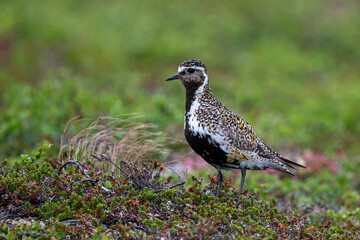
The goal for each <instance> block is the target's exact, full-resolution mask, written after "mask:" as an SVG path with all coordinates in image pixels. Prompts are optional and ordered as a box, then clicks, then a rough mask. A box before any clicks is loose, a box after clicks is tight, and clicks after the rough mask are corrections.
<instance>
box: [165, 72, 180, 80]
mask: <svg viewBox="0 0 360 240" xmlns="http://www.w3.org/2000/svg"><path fill="white" fill-rule="evenodd" d="M175 79H179V74H178V73H177V74H175V75H174V76H171V77H169V78H168V79H166V80H165V81H171V80H175Z"/></svg>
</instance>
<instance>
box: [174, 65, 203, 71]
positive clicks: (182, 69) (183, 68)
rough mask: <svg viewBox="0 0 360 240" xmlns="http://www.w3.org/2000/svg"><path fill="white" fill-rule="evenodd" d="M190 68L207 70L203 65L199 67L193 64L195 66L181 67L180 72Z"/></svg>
mask: <svg viewBox="0 0 360 240" xmlns="http://www.w3.org/2000/svg"><path fill="white" fill-rule="evenodd" d="M189 68H193V69H196V70H201V71H204V70H205V69H204V68H203V67H197V66H193V67H179V69H178V72H182V71H184V70H185V69H189Z"/></svg>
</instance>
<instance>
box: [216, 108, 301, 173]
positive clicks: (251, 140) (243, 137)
mask: <svg viewBox="0 0 360 240" xmlns="http://www.w3.org/2000/svg"><path fill="white" fill-rule="evenodd" d="M218 109H219V117H218V118H219V131H221V132H222V133H224V135H225V138H226V139H227V142H228V143H229V144H230V145H232V147H231V148H230V149H232V151H231V152H230V153H229V155H228V156H229V157H231V156H233V157H234V158H235V159H236V160H238V161H244V160H248V159H249V156H247V155H246V152H253V153H256V155H257V156H259V157H261V158H266V159H271V160H272V161H274V162H281V163H283V164H285V165H286V166H288V167H290V168H293V169H296V167H304V166H302V165H300V164H297V163H295V162H292V161H290V160H288V159H286V158H284V157H282V156H281V155H280V154H278V153H277V152H275V151H274V150H272V149H271V148H270V147H268V146H267V145H266V144H265V143H264V142H263V141H262V140H261V139H260V138H259V137H258V136H257V134H256V133H255V131H254V130H253V128H252V127H251V126H250V124H248V123H247V122H246V121H245V120H244V119H243V118H242V117H240V116H239V115H238V114H236V113H234V112H233V111H231V110H230V109H228V108H227V107H226V106H225V105H223V104H221V107H220V108H218Z"/></svg>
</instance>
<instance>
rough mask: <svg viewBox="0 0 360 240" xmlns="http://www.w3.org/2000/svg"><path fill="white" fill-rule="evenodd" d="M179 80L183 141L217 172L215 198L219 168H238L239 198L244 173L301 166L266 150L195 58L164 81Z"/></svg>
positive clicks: (219, 181) (219, 177)
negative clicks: (215, 91) (214, 90)
mask: <svg viewBox="0 0 360 240" xmlns="http://www.w3.org/2000/svg"><path fill="white" fill-rule="evenodd" d="M175 79H179V80H180V81H181V82H182V84H183V85H184V86H185V89H186V103H185V124H184V131H185V138H186V140H187V141H188V143H189V145H190V146H191V148H192V149H193V150H194V151H195V152H196V153H197V154H199V155H200V156H201V157H202V158H203V159H204V160H205V161H206V162H208V163H209V164H210V165H212V166H213V167H215V168H216V170H217V171H218V186H217V191H216V196H217V197H219V196H220V191H221V183H222V182H223V175H222V173H221V170H222V169H225V170H231V169H241V183H240V190H239V195H238V198H239V197H240V195H241V194H242V191H243V188H244V181H245V175H246V170H265V169H276V170H279V171H282V172H286V173H288V174H291V175H293V176H294V174H293V173H292V172H291V171H290V170H289V168H290V169H297V167H304V166H302V165H300V164H297V163H295V162H292V161H290V160H288V159H286V158H284V157H282V156H281V155H279V154H278V153H276V152H275V151H273V150H272V149H271V148H270V147H268V146H267V145H266V144H265V143H264V142H263V141H262V140H261V139H260V138H259V137H258V136H257V135H256V133H255V132H254V130H253V129H252V127H251V126H250V125H249V124H248V123H247V122H246V121H245V120H244V119H243V118H242V117H240V116H239V115H237V114H236V113H234V112H233V111H231V110H230V109H229V108H227V107H226V106H225V105H224V104H222V103H221V102H220V101H219V100H217V99H216V98H215V97H214V95H213V93H212V92H211V89H210V86H209V78H208V75H207V69H206V67H205V65H204V64H203V63H202V62H201V61H200V60H197V59H191V60H187V61H184V62H183V63H181V64H180V65H179V68H178V73H177V74H175V75H174V76H172V77H169V78H168V79H166V81H170V80H175Z"/></svg>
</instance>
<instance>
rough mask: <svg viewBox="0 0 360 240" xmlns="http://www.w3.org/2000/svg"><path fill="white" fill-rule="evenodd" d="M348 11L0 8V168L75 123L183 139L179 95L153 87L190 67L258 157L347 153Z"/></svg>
mask: <svg viewBox="0 0 360 240" xmlns="http://www.w3.org/2000/svg"><path fill="white" fill-rule="evenodd" d="M359 6H360V3H359V1H355V0H352V1H346V2H345V1H324V0H323V1H285V0H284V1H280V0H275V1H252V0H247V1H226V2H219V1H193V2H184V1H177V2H173V1H171V2H169V1H165V0H160V1H138V0H135V1H109V0H107V1H71V0H63V1H43V0H32V1H26V0H17V1H1V3H0V16H1V24H0V53H1V54H0V158H4V157H12V156H17V155H18V154H19V153H22V152H25V151H26V150H28V149H33V148H34V147H36V146H39V145H40V144H42V143H43V142H52V143H55V144H56V145H58V144H59V141H60V135H61V133H62V131H63V129H64V127H65V124H66V122H67V121H68V120H69V119H71V118H72V117H74V116H78V115H79V116H80V117H85V118H92V119H94V118H96V117H98V116H101V115H119V114H124V113H134V112H136V113H139V114H141V115H143V119H142V120H141V121H145V122H152V123H155V124H157V125H158V126H159V128H158V129H159V131H164V132H166V133H167V134H168V135H169V136H170V137H172V138H174V139H183V135H182V125H183V113H184V104H185V91H184V89H183V86H182V85H181V84H180V83H176V82H171V83H165V81H164V79H165V78H167V77H168V76H171V75H172V74H174V73H175V72H176V70H177V66H178V64H179V63H181V62H182V61H183V60H186V59H190V58H199V59H201V60H202V61H204V62H205V64H206V65H207V68H208V70H209V74H210V81H211V86H212V89H213V92H214V94H215V96H216V97H217V98H219V99H220V100H221V101H222V102H224V103H225V104H226V105H227V106H229V107H230V108H231V109H233V110H234V111H236V112H238V113H239V114H240V115H242V116H243V117H244V118H245V119H247V121H248V122H249V123H250V124H252V125H253V126H254V128H255V129H256V131H257V133H258V134H259V135H260V137H262V138H263V139H264V140H265V141H266V142H268V143H269V145H270V146H273V147H276V148H277V149H286V151H296V152H301V151H303V150H311V151H318V152H323V153H326V154H327V155H329V156H332V155H333V154H334V153H337V152H345V153H349V154H356V153H359V143H360V134H359V133H360V124H359V122H358V121H359V119H360V110H359V103H360V94H359V91H360V81H359V80H360V47H359V39H360V14H359V12H360V7H359ZM182 146H185V144H184V145H181V147H180V148H182ZM177 150H179V149H177ZM179 151H180V150H179Z"/></svg>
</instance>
